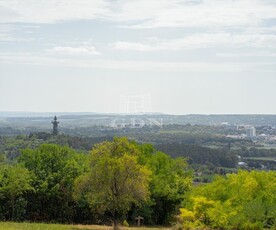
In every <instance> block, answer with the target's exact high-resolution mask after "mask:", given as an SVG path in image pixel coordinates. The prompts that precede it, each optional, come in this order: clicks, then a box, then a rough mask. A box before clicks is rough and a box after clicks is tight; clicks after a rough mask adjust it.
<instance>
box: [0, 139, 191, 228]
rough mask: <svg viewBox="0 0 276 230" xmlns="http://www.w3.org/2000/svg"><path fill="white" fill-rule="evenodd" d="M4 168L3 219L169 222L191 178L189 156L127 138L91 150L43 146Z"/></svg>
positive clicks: (0, 176) (0, 179)
mask: <svg viewBox="0 0 276 230" xmlns="http://www.w3.org/2000/svg"><path fill="white" fill-rule="evenodd" d="M2 166H3V167H1V170H0V218H1V220H28V221H46V222H52V221H54V222H61V223H71V222H74V223H106V224H110V223H111V219H112V222H113V224H114V225H115V226H116V225H117V223H120V224H122V223H123V220H127V222H128V223H131V224H135V217H136V216H138V215H141V216H143V217H144V218H145V223H147V224H169V223H170V221H171V219H172V217H174V216H175V215H176V213H177V211H178V208H179V205H180V204H181V201H182V199H183V197H184V194H185V193H186V192H187V191H188V189H189V188H190V186H191V182H192V176H191V173H190V172H189V171H188V168H187V164H186V162H185V160H184V159H173V158H171V157H169V156H168V155H166V154H164V153H162V152H158V151H157V150H155V149H154V148H153V147H152V146H151V145H149V144H143V145H141V144H140V145H139V144H137V143H136V142H135V141H129V140H128V139H126V138H115V139H114V141H112V142H107V141H106V142H103V143H101V144H98V145H95V147H94V148H93V150H92V151H91V152H90V153H89V154H84V153H81V152H77V151H75V150H73V149H71V148H69V147H65V146H59V145H54V144H43V145H40V146H39V147H37V148H35V149H25V150H22V151H21V155H20V157H19V158H18V159H17V163H14V164H12V165H11V164H9V163H2ZM11 191H12V192H11Z"/></svg>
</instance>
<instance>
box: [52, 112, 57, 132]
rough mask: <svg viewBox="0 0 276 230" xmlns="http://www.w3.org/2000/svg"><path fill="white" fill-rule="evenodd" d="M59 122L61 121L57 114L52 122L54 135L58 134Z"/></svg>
mask: <svg viewBox="0 0 276 230" xmlns="http://www.w3.org/2000/svg"><path fill="white" fill-rule="evenodd" d="M58 123H59V121H57V116H55V117H54V120H53V121H52V124H53V134H54V135H58Z"/></svg>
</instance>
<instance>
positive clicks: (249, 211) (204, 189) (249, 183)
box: [180, 171, 276, 229]
mask: <svg viewBox="0 0 276 230" xmlns="http://www.w3.org/2000/svg"><path fill="white" fill-rule="evenodd" d="M183 206H184V208H183V209H180V211H181V214H180V216H181V218H182V221H183V225H184V227H185V228H201V227H202V228H204V227H211V228H219V229H263V228H272V227H275V226H276V173H275V172H259V171H252V172H247V171H239V172H238V174H229V175H227V176H226V177H225V178H223V177H217V178H216V179H215V180H214V181H213V182H212V183H210V184H208V185H205V186H199V187H196V188H194V189H193V190H192V191H191V192H190V193H189V195H188V197H187V199H186V200H184V202H183Z"/></svg>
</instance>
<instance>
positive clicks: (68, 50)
mask: <svg viewBox="0 0 276 230" xmlns="http://www.w3.org/2000/svg"><path fill="white" fill-rule="evenodd" d="M47 51H48V52H49V53H54V54H61V55H100V54H101V53H100V52H98V51H97V50H96V48H95V47H94V46H80V47H70V46H56V47H53V48H51V49H48V50H47Z"/></svg>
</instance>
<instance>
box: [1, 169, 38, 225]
mask: <svg viewBox="0 0 276 230" xmlns="http://www.w3.org/2000/svg"><path fill="white" fill-rule="evenodd" d="M32 189H33V188H32V186H31V175H30V173H29V171H28V170H27V169H26V168H23V167H21V166H18V165H16V166H10V165H1V167H0V219H2V220H3V219H4V220H5V219H12V220H20V219H22V218H24V209H25V206H26V200H25V197H24V195H25V194H26V193H27V192H28V191H31V190H32Z"/></svg>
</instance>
